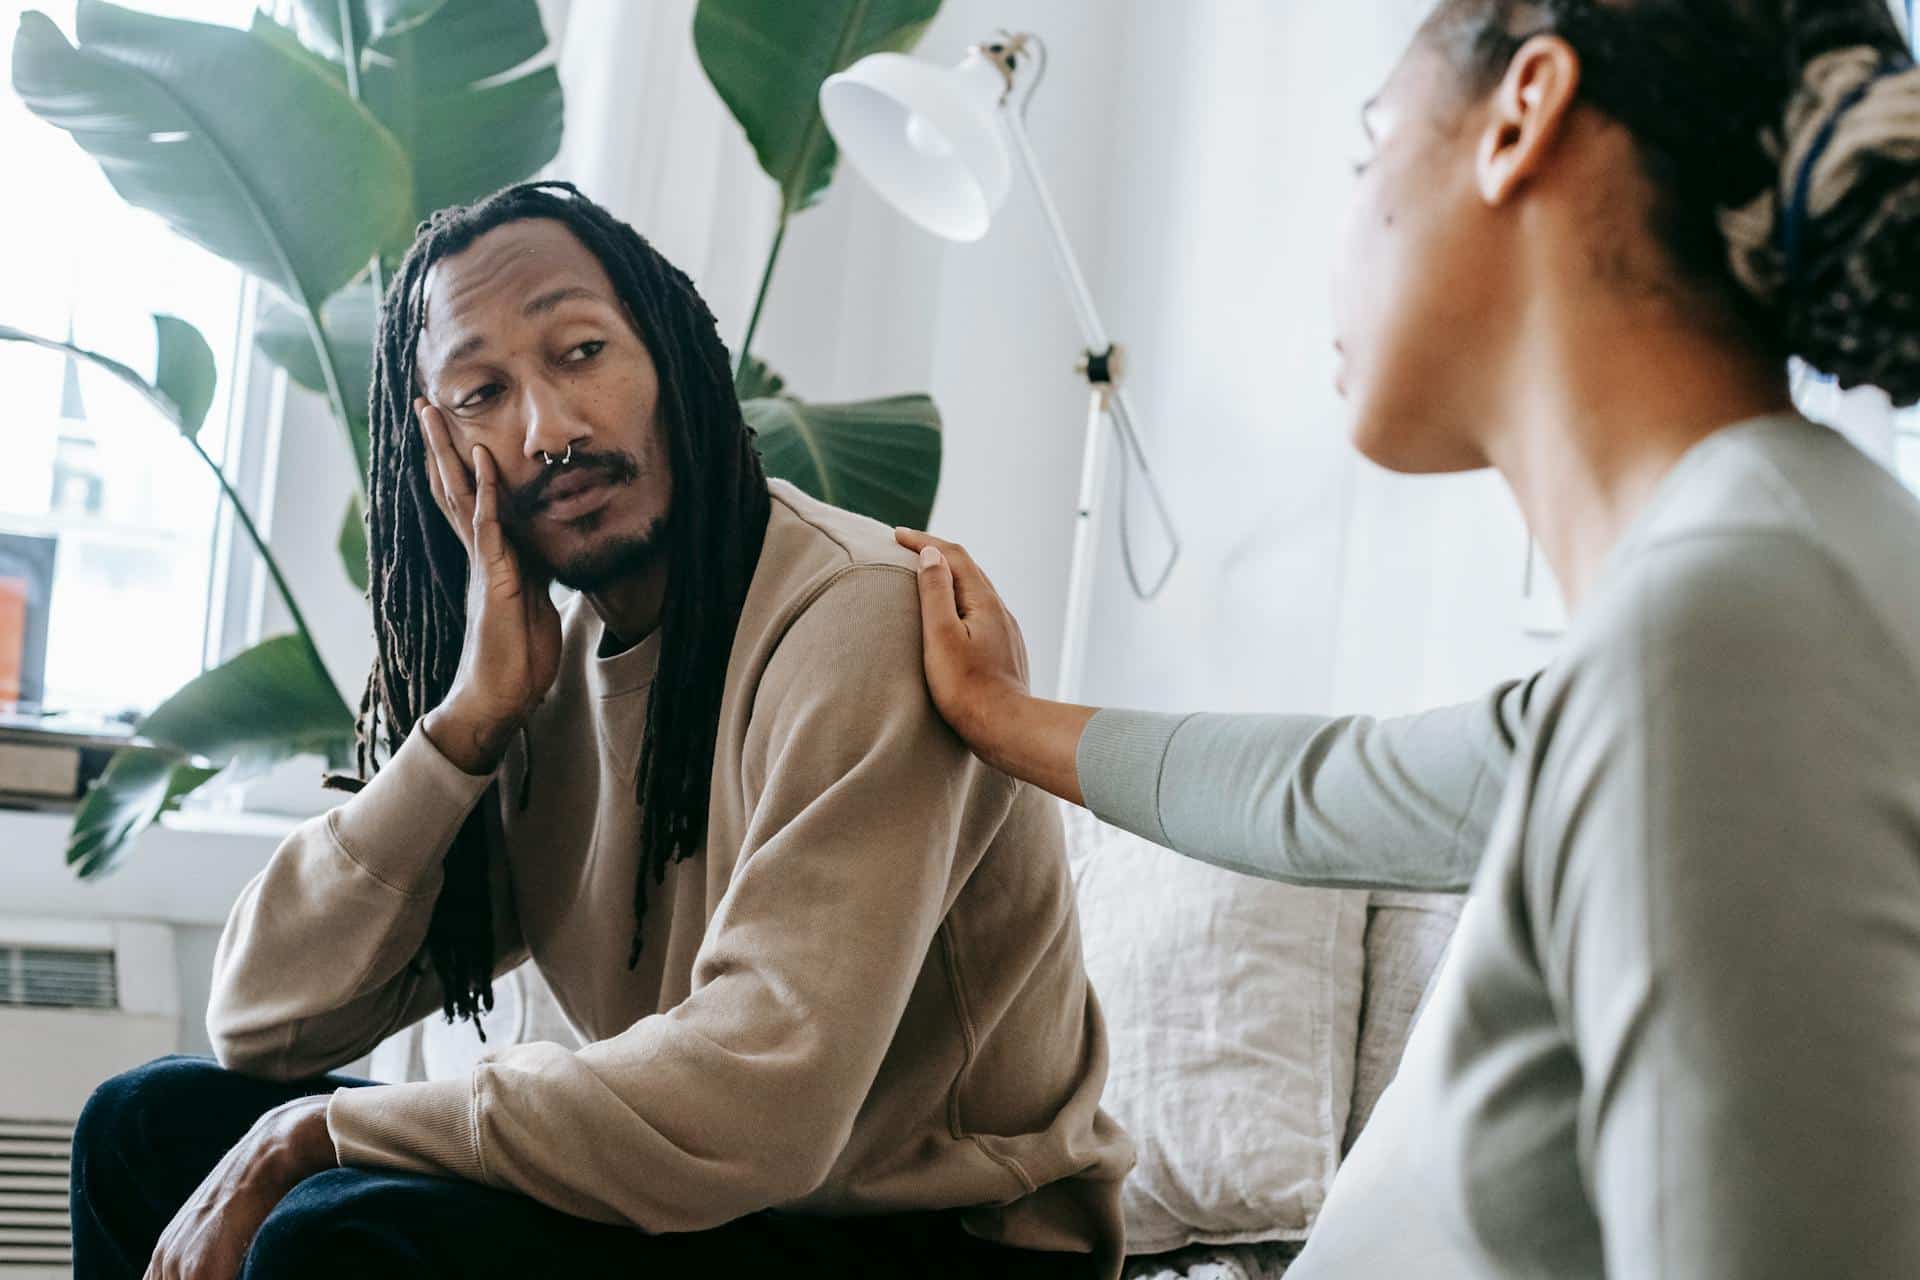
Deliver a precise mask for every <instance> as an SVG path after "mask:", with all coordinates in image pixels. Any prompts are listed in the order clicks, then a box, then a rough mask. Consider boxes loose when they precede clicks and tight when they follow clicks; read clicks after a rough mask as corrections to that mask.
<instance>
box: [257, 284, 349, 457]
mask: <svg viewBox="0 0 1920 1280" xmlns="http://www.w3.org/2000/svg"><path fill="white" fill-rule="evenodd" d="M374 307H375V304H374V298H373V286H372V285H371V284H370V283H368V282H367V281H364V280H361V281H356V282H355V283H353V284H351V285H348V286H347V287H346V288H344V289H342V290H341V291H340V292H338V293H336V294H334V295H333V297H331V298H329V299H328V300H327V305H326V306H324V307H322V308H321V309H320V326H321V328H322V329H323V330H324V331H325V333H326V336H327V345H328V346H329V347H330V348H331V349H332V352H333V363H334V368H335V369H336V370H337V371H338V372H339V375H340V397H341V399H342V400H344V401H345V402H346V407H347V429H348V433H349V434H350V435H351V437H352V439H353V449H354V462H355V464H356V465H358V467H359V468H360V474H361V475H365V474H366V473H367V453H368V449H367V389H368V387H369V386H370V385H371V383H372V381H373V340H374V322H375V310H374ZM254 341H255V342H256V343H257V344H258V345H259V347H260V350H261V351H263V352H265V353H266V356H267V358H268V359H269V360H272V361H273V362H274V363H275V364H277V365H279V366H280V367H281V368H283V369H285V370H286V371H287V376H288V377H290V378H292V379H293V380H294V381H295V382H297V383H298V384H300V385H301V386H303V387H305V388H306V389H307V390H309V391H317V392H320V393H322V394H325V392H326V389H327V384H326V380H325V377H324V375H323V373H322V371H321V368H320V356H319V353H318V352H317V351H316V350H315V349H314V345H313V340H312V338H311V337H310V336H309V333H308V329H307V319H306V317H305V316H304V315H302V314H301V313H300V312H298V311H295V310H294V309H293V308H292V307H289V306H287V305H285V304H284V303H278V302H271V301H269V302H265V303H263V304H262V306H261V308H260V312H259V316H258V318H257V319H256V320H255V321H254Z"/></svg>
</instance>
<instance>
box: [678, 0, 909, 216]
mask: <svg viewBox="0 0 1920 1280" xmlns="http://www.w3.org/2000/svg"><path fill="white" fill-rule="evenodd" d="M939 9H940V0H809V3H806V4H795V3H794V2H793V0H700V6H699V8H697V9H696V10H694V14H693V43H694V48H695V50H696V51H697V52H698V53H699V55H700V65H701V66H702V67H704V68H705V69H706V72H707V78H708V79H709V80H711V81H713V87H714V88H715V89H717V90H718V91H719V93H720V97H721V100H722V101H724V102H725V103H726V104H727V109H728V110H730V111H731V112H733V116H734V119H736V120H738V121H739V122H740V125H741V127H742V128H744V129H745V130H746V132H747V140H748V141H749V142H751V143H752V144H753V151H754V154H755V155H756V156H758V157H759V159H760V167H761V168H762V169H765V170H766V171H767V174H768V176H770V177H771V178H772V179H773V180H774V181H775V182H777V183H779V184H780V196H781V201H782V210H783V211H784V212H785V213H787V214H794V213H798V212H799V211H800V210H802V209H805V208H807V207H808V206H810V205H812V204H813V203H814V202H815V201H817V200H818V199H819V198H820V195H821V193H822V192H824V191H825V190H826V189H827V184H828V183H830V182H831V181H832V180H833V170H834V165H835V163H836V161H837V160H838V159H839V153H838V151H837V149H836V148H835V147H834V144H833V138H832V137H831V136H830V135H829V134H828V133H827V128H826V124H825V122H824V121H823V120H822V119H821V116H820V84H821V82H822V81H823V80H825V79H826V78H827V77H828V76H830V75H832V74H834V73H835V72H837V71H843V70H845V69H846V68H847V67H849V66H851V65H852V64H853V63H855V62H857V61H859V60H860V59H861V58H864V57H866V56H867V55H868V54H870V53H882V52H892V53H904V52H906V51H907V50H908V49H911V48H912V47H913V46H914V45H915V44H916V43H918V42H919V39H920V36H921V33H923V32H924V31H925V30H926V28H927V24H928V23H930V22H932V21H933V17H934V14H936V13H937V12H939Z"/></svg>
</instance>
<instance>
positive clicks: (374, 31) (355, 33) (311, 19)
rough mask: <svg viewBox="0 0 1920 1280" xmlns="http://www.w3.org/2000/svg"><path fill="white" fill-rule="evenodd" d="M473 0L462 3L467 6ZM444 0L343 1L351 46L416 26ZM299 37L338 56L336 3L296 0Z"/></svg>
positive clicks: (338, 33) (336, 0)
mask: <svg viewBox="0 0 1920 1280" xmlns="http://www.w3.org/2000/svg"><path fill="white" fill-rule="evenodd" d="M473 2H474V0H462V3H465V4H468V5H471V4H473ZM446 3H447V0H347V5H346V7H347V13H348V20H349V21H351V22H352V23H353V30H352V31H351V32H350V34H351V35H352V37H353V43H354V45H355V46H356V47H357V46H360V45H365V44H370V43H371V42H373V41H375V40H379V39H382V38H384V37H387V36H393V35H397V34H399V33H400V32H402V31H406V30H408V29H409V28H412V27H417V26H419V25H420V24H421V23H422V22H425V21H426V20H427V19H428V18H431V17H432V16H433V15H434V14H435V13H436V12H437V11H438V10H439V9H440V8H441V6H443V5H445V4H446ZM294 12H295V15H296V18H297V21H298V23H299V26H300V31H301V34H302V35H303V36H304V37H305V38H306V39H307V40H308V41H309V42H310V43H312V44H313V46H314V47H315V48H317V49H319V50H320V51H321V52H323V53H325V54H326V55H327V56H328V57H339V56H340V51H341V48H342V45H341V41H340V0H296V3H295V9H294Z"/></svg>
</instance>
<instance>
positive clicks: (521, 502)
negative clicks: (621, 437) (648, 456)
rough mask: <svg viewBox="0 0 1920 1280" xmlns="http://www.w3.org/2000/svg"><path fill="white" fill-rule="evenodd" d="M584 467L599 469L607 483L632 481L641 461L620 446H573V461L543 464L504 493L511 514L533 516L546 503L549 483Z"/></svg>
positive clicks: (638, 471)
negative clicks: (562, 463)
mask: <svg viewBox="0 0 1920 1280" xmlns="http://www.w3.org/2000/svg"><path fill="white" fill-rule="evenodd" d="M583 471H598V472H600V473H601V474H602V475H603V476H605V477H606V481H607V483H608V484H632V483H633V482H634V481H635V480H637V479H639V478H640V463H639V462H638V461H637V460H636V459H635V458H634V456H633V455H632V454H630V453H628V452H626V451H625V450H622V449H608V450H595V451H593V452H591V453H587V452H584V451H582V450H579V449H575V450H574V451H573V461H571V462H569V463H567V464H565V465H564V466H560V465H555V466H551V467H542V468H541V469H540V474H539V475H537V476H535V477H534V478H533V479H531V480H529V481H527V482H526V483H525V484H523V485H521V486H520V487H519V488H518V489H515V490H513V491H512V492H511V493H509V494H508V495H507V500H508V503H509V505H510V506H511V507H512V508H513V511H514V514H516V515H518V516H520V517H521V518H523V519H526V518H531V517H533V516H536V515H538V514H540V511H541V509H542V508H543V507H545V506H546V505H547V489H548V487H549V486H551V485H552V484H553V483H554V482H555V481H557V480H559V479H560V478H561V477H562V476H571V475H577V474H579V473H580V472H583Z"/></svg>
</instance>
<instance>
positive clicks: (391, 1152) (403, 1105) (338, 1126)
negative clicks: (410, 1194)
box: [327, 1076, 486, 1183]
mask: <svg viewBox="0 0 1920 1280" xmlns="http://www.w3.org/2000/svg"><path fill="white" fill-rule="evenodd" d="M474 1105H475V1103H474V1092H473V1083H472V1081H471V1079H469V1078H468V1077H464V1076H463V1077H461V1078H460V1079H458V1080H428V1081H422V1082H418V1083H413V1084H381V1085H361V1086H357V1087H353V1088H346V1089H336V1090H335V1091H334V1093H333V1097H332V1099H331V1100H329V1101H328V1103H327V1133H328V1134H329V1135H330V1136H331V1137H332V1138H333V1150H334V1154H335V1156H337V1157H338V1158H339V1161H340V1163H341V1164H342V1165H362V1166H372V1167H373V1168H377V1169H409V1170H412V1171H413V1172H415V1173H431V1174H441V1175H451V1176H453V1177H456V1178H464V1179H466V1180H467V1181H469V1182H480V1183H484V1182H486V1178H485V1177H484V1176H483V1172H484V1171H483V1168H482V1165H481V1163H480V1139H479V1132H478V1129H477V1127H476V1122H475V1117H474Z"/></svg>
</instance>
